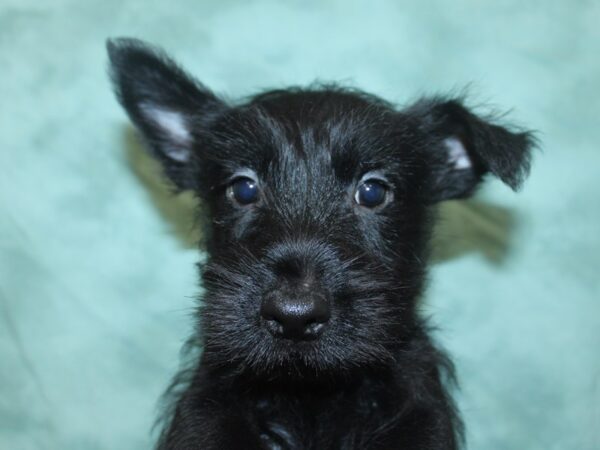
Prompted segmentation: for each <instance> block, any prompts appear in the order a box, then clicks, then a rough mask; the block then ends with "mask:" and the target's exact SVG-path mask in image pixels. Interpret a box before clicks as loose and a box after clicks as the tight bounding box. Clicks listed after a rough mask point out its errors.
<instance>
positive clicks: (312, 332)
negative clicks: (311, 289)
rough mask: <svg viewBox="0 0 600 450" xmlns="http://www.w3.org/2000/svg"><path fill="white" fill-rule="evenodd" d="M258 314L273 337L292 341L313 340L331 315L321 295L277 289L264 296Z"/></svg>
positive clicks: (327, 303) (325, 300)
mask: <svg viewBox="0 0 600 450" xmlns="http://www.w3.org/2000/svg"><path fill="white" fill-rule="evenodd" d="M260 314H261V316H262V317H263V318H264V319H265V324H266V327H267V329H268V330H269V331H270V332H271V333H272V334H273V335H274V336H276V337H283V338H287V339H294V340H311V339H316V338H317V337H319V335H320V334H321V333H322V332H323V330H324V328H325V327H326V324H327V322H328V321H329V318H330V317H331V311H330V308H329V301H328V300H327V298H326V297H325V295H322V294H313V293H302V294H297V293H284V292H280V291H274V292H271V293H269V294H267V295H266V296H265V297H264V299H263V302H262V305H261V308H260Z"/></svg>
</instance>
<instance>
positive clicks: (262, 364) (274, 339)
mask: <svg viewBox="0 0 600 450" xmlns="http://www.w3.org/2000/svg"><path fill="white" fill-rule="evenodd" d="M109 53H110V58H111V63H112V72H111V74H112V78H113V81H114V83H115V87H116V91H117V95H118V97H119V99H120V101H121V103H122V104H123V106H124V107H125V109H126V111H127V112H128V114H129V116H130V117H131V119H132V121H133V122H134V124H135V125H136V126H137V127H138V129H139V130H140V131H141V133H142V135H143V136H144V137H145V138H146V140H147V142H148V144H149V147H150V149H151V150H152V151H153V153H154V155H155V156H156V157H157V158H158V159H159V160H160V161H161V162H162V163H163V167H164V170H165V172H166V174H167V175H168V176H169V177H170V178H171V180H172V181H173V182H174V183H175V184H176V185H177V186H178V187H179V188H181V189H193V190H194V191H195V192H196V193H197V195H198V196H199V197H200V198H201V199H202V200H203V201H204V203H205V204H206V205H207V206H208V209H209V214H210V217H211V219H212V222H211V225H210V230H208V231H209V232H210V239H209V241H208V242H207V250H208V254H209V260H208V263H207V264H206V266H205V267H204V269H203V280H204V287H205V288H206V293H205V296H204V304H203V308H202V313H201V316H202V318H201V320H202V327H201V330H202V333H203V336H204V351H205V361H206V362H207V363H208V364H210V365H213V366H220V365H234V366H236V367H237V368H238V369H239V371H251V372H252V373H253V374H255V375H263V376H267V377H270V378H273V377H277V376H279V375H281V376H287V377H289V376H315V375H316V376H320V375H324V374H330V375H331V374H340V373H343V372H345V371H349V370H352V369H354V368H362V367H366V366H369V367H374V366H378V365H386V364H389V363H391V362H392V361H393V359H394V349H397V348H398V346H399V345H401V342H402V339H403V337H406V336H408V335H410V333H411V332H413V328H414V327H415V325H416V322H415V320H416V319H415V314H414V306H415V305H414V303H415V299H416V297H417V296H418V295H419V293H420V291H421V287H422V282H423V278H424V271H425V267H424V261H425V259H426V244H427V239H428V235H429V226H428V223H429V220H428V211H429V208H430V205H432V204H434V203H437V202H439V201H441V200H445V199H449V198H462V197H467V196H469V195H470V194H471V193H472V192H473V191H474V189H475V188H476V187H477V185H478V184H479V182H480V181H481V179H482V177H483V176H484V175H485V174H487V173H491V174H493V175H495V176H497V177H499V178H500V179H501V180H503V181H504V182H505V183H507V184H508V185H510V186H511V187H513V188H516V187H518V186H519V184H520V182H521V180H522V179H523V177H524V176H525V175H526V173H527V171H528V168H529V152H530V148H531V146H532V138H531V136H530V134H529V133H513V132H511V131H509V130H507V129H505V128H503V127H500V126H497V125H494V124H492V123H490V122H487V121H485V120H483V119H481V118H479V117H477V116H475V115H474V114H472V113H471V112H470V111H468V110H467V109H466V108H465V107H464V106H463V105H462V104H461V102H460V101H459V100H448V99H442V98H431V99H423V100H420V101H418V102H416V103H415V104H413V105H411V106H410V107H408V108H406V109H403V110H395V109H394V108H393V107H392V106H391V105H390V104H388V103H386V102H384V101H383V100H381V99H378V98H376V97H374V96H370V95H367V94H364V93H361V92H357V91H350V90H344V89H340V88H337V87H331V86H330V87H320V88H316V89H306V90H302V89H291V90H283V91H272V92H267V93H264V94H261V95H258V96H256V97H254V98H252V99H251V100H250V101H248V102H246V103H242V104H239V105H230V104H227V103H226V102H224V101H223V100H221V99H219V98H217V97H216V96H215V95H214V94H213V93H211V92H210V91H209V90H207V89H206V88H205V87H204V86H202V85H200V84H199V83H198V82H196V81H194V80H193V79H192V78H191V77H189V76H188V75H187V74H185V73H184V72H183V71H182V70H181V69H180V68H178V67H177V66H176V65H175V64H174V63H173V62H172V61H171V60H170V59H168V58H167V57H166V56H165V55H164V54H163V53H161V52H160V51H158V50H156V49H152V48H150V47H148V46H146V45H144V44H142V43H140V42H139V41H134V40H122V39H121V40H117V41H112V42H110V43H109Z"/></svg>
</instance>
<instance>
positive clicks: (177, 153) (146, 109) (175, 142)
mask: <svg viewBox="0 0 600 450" xmlns="http://www.w3.org/2000/svg"><path fill="white" fill-rule="evenodd" d="M141 110H142V113H143V114H144V115H146V117H147V118H148V119H149V120H150V121H152V122H153V123H154V124H155V125H156V127H157V128H158V129H159V131H160V133H161V134H162V135H163V136H164V137H165V148H164V151H165V153H166V156H168V157H170V158H171V159H174V160H176V161H179V162H186V161H187V160H188V159H189V158H190V144H191V142H192V136H191V133H190V131H189V129H188V126H187V123H186V120H185V118H184V116H183V115H182V114H181V113H179V112H175V111H171V110H168V109H164V108H160V107H156V106H154V105H150V104H142V105H141Z"/></svg>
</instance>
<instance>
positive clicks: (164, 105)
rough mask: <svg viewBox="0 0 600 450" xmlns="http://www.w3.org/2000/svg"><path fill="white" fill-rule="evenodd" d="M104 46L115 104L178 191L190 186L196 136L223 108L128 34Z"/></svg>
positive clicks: (162, 56)
mask: <svg viewBox="0 0 600 450" xmlns="http://www.w3.org/2000/svg"><path fill="white" fill-rule="evenodd" d="M106 46H107V49H108V55H109V58H110V76H111V79H112V81H113V85H114V90H115V93H116V95H117V98H118V99H119V102H120V103H121V105H123V107H124V108H125V110H126V111H127V114H128V115H129V117H130V118H131V120H132V122H133V123H134V124H135V126H136V127H137V128H138V130H139V131H140V132H141V134H142V135H143V137H144V138H145V140H146V141H147V144H148V146H149V148H150V149H151V150H152V152H153V154H154V155H155V156H156V157H157V158H158V159H159V160H160V162H161V163H162V165H163V167H164V170H165V172H166V174H167V175H168V176H169V178H170V179H171V180H172V181H173V182H174V183H175V185H176V186H177V187H178V188H180V189H190V188H192V187H193V186H194V181H193V172H192V168H193V166H194V163H195V160H196V159H197V155H196V152H197V151H199V148H200V147H201V145H202V143H201V142H197V140H198V135H199V134H201V132H202V131H203V130H205V129H207V128H208V127H209V126H210V124H211V122H212V121H214V119H215V118H216V117H217V116H219V115H220V114H221V113H222V112H223V111H224V110H226V109H227V106H226V105H225V103H224V102H223V101H222V100H220V99H218V98H217V97H216V96H215V95H214V94H213V93H212V92H211V91H210V90H208V89H207V88H205V87H204V86H203V85H202V84H200V83H199V82H198V81H196V80H195V79H193V78H192V77H191V76H190V75H188V74H187V73H185V72H184V71H183V70H182V69H181V68H180V67H179V66H178V65H177V64H176V63H175V62H174V61H173V60H171V59H170V58H169V57H168V56H167V55H166V54H165V53H164V52H163V51H162V50H159V49H157V48H154V47H151V46H149V45H147V44H145V43H143V42H142V41H139V40H137V39H128V38H119V39H111V40H108V41H107V45H106Z"/></svg>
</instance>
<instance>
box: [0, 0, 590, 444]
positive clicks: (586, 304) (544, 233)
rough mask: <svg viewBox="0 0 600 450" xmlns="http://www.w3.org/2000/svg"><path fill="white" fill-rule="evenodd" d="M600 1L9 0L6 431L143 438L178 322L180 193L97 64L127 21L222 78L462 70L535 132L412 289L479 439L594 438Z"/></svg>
mask: <svg viewBox="0 0 600 450" xmlns="http://www.w3.org/2000/svg"><path fill="white" fill-rule="evenodd" d="M599 23H600V3H599V2H597V1H586V0H580V1H574V0H569V1H567V0H565V1H562V2H557V1H545V2H541V1H530V2H523V1H503V2H493V3H492V2H480V1H476V0H457V1H453V2H444V1H393V0H389V1H365V2H353V1H348V0H324V1H299V0H297V1H288V2H284V1H275V0H270V1H269V0H256V1H248V0H246V1H242V0H212V1H198V0H196V1H192V0H187V1H179V0H178V1H169V2H167V1H163V2H159V1H148V0H134V1H123V0H97V1H81V0H55V1H51V2H50V1H40V0H1V1H0V68H1V70H0V448H1V449H7V450H13V449H15V450H30V449H61V450H71V449H74V450H75V449H77V450H87V449H90V450H91V449H134V450H135V449H146V448H149V447H150V445H151V442H152V436H151V433H150V430H151V426H152V423H153V420H154V418H155V417H156V413H157V400H158V398H159V396H160V394H161V392H162V391H163V390H164V388H165V387H166V385H167V383H168V380H169V378H170V377H171V375H172V374H173V373H174V371H175V369H176V367H177V364H178V352H179V349H180V346H181V344H182V343H183V342H184V340H185V339H186V337H187V336H188V335H189V333H190V332H191V328H192V320H191V314H192V312H193V305H194V298H195V297H196V296H197V295H198V294H199V293H200V292H201V287H200V286H198V284H197V277H196V269H195V267H194V263H196V262H198V261H199V260H201V259H202V254H198V252H197V250H196V241H197V239H198V237H199V234H198V233H199V231H198V230H197V227H196V226H195V220H194V208H195V203H194V200H193V199H192V198H191V197H190V196H188V195H187V194H182V195H177V196H172V195H170V194H169V191H168V188H167V187H165V184H164V183H163V182H162V180H161V178H160V174H159V172H158V170H157V168H156V166H155V165H154V164H152V162H151V161H150V160H149V158H148V157H146V156H145V154H144V153H143V150H142V149H141V147H140V145H139V143H138V141H137V140H136V138H135V134H134V133H133V132H132V129H131V127H130V126H129V125H128V122H127V120H126V117H125V115H124V113H123V112H122V110H121V109H120V107H119V106H118V105H117V103H116V101H115V99H114V96H113V94H112V93H111V89H110V86H109V82H108V79H107V76H106V63H107V58H106V54H105V49H104V41H105V39H106V38H107V37H111V36H112V37H114V36H134V37H139V38H142V39H145V40H148V41H151V42H153V43H156V44H159V45H161V46H163V47H165V48H166V49H167V50H168V51H170V52H171V53H172V54H173V56H174V57H175V58H176V59H178V60H179V61H180V62H181V63H182V64H183V65H184V66H185V67H187V68H188V69H189V70H190V71H191V72H192V73H194V74H196V75H197V76H198V77H199V79H200V80H202V81H203V82H204V83H206V84H207V85H208V86H210V87H211V88H213V89H215V90H216V91H217V92H220V93H223V94H225V95H227V96H228V97H230V98H238V97H240V96H246V95H249V94H251V93H253V92H255V91H256V90H257V89H263V88H269V87H283V86H286V85H289V84H299V85H303V84H307V83H310V82H311V81H314V80H323V81H340V82H343V83H346V84H348V85H352V86H356V87H360V88H363V89H365V90H368V91H371V92H373V93H375V94H379V95H381V96H384V97H385V98H387V99H389V100H392V101H394V102H396V103H398V104H404V103H407V102H409V101H410V100H412V99H414V98H415V97H417V96H418V95H421V94H424V93H436V92H447V91H449V90H454V91H456V90H460V89H462V88H464V87H465V86H467V85H469V86H470V87H469V92H470V98H471V104H473V105H476V106H477V105H480V106H479V109H478V110H479V111H482V112H485V111H488V110H489V109H495V110H500V111H507V110H509V109H510V110H511V111H510V113H509V115H508V116H507V119H506V120H507V121H510V120H512V121H515V122H518V123H521V124H524V125H525V126H527V127H530V128H533V129H536V130H539V134H538V137H539V138H540V140H541V142H542V145H541V147H542V150H541V151H539V152H537V153H536V155H535V161H534V165H533V171H532V174H531V177H530V179H529V180H528V182H527V183H526V184H525V187H524V189H523V191H522V192H520V193H519V194H514V193H512V192H511V191H510V190H509V189H508V188H506V187H505V186H503V185H502V184H501V183H500V182H498V181H490V183H488V185H487V186H486V187H485V188H484V189H483V190H482V191H481V192H480V193H479V195H478V196H477V198H476V199H475V200H474V201H470V202H468V203H449V204H446V205H444V207H443V208H442V211H441V218H442V222H441V226H440V227H439V228H438V230H437V234H436V239H435V255H434V261H433V270H432V274H431V283H430V286H429V289H428V292H427V295H426V296H425V298H424V299H423V303H422V307H423V309H424V311H425V313H426V314H427V315H430V316H431V317H432V322H433V323H434V324H436V325H438V327H439V330H438V332H437V334H436V335H437V338H438V340H439V342H440V344H441V345H443V346H444V347H445V348H447V349H448V350H449V351H450V352H451V354H452V355H453V357H454V360H455V362H456V366H457V370H458V375H459V378H460V380H461V389H460V391H459V392H457V393H456V398H457V400H458V403H459V406H460V408H461V410H462V412H463V416H464V419H465V422H466V426H467V443H468V447H469V448H470V449H477V450H479V449H483V450H488V449H489V450H501V449H511V450H514V449H544V450H551V449H560V450H564V449H574V450H575V449H577V450H594V449H595V450H597V449H599V448H600V350H599V349H600V305H599V301H600V287H599V285H600V284H599V279H598V276H599V275H598V272H599V269H600V264H599V263H600V237H599V235H600V231H599V229H598V228H599V225H598V224H599V219H600V200H599V196H600V152H599V148H598V147H599V145H600V144H599V142H600V126H599V123H598V117H599V116H600V58H599V56H598V55H600V31H599V30H600V27H598V24H599Z"/></svg>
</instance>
